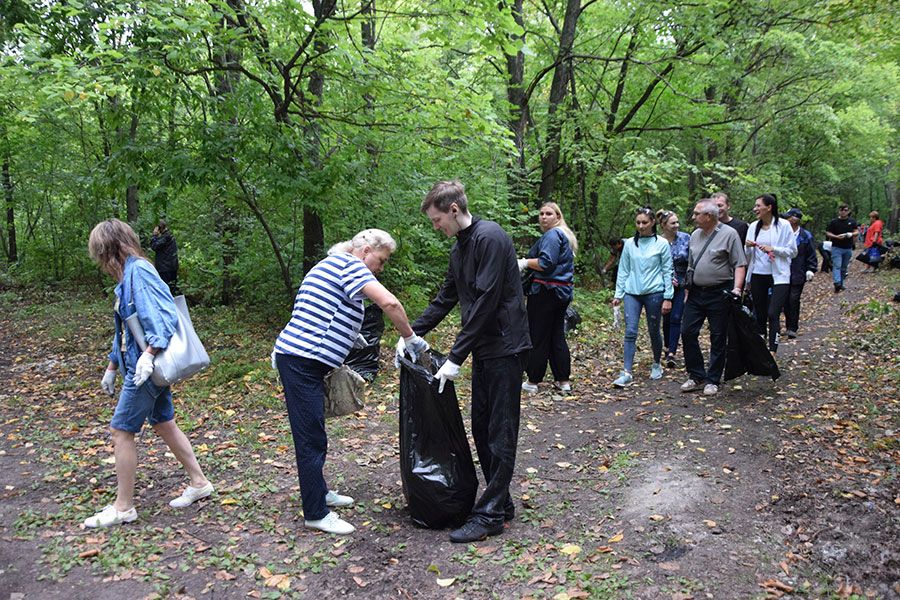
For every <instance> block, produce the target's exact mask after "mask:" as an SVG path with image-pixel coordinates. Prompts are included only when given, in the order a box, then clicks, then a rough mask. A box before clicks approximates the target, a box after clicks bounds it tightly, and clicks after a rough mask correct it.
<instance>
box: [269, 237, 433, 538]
mask: <svg viewBox="0 0 900 600" xmlns="http://www.w3.org/2000/svg"><path fill="white" fill-rule="evenodd" d="M396 248H397V244H396V242H394V240H393V238H391V236H390V235H389V234H388V233H387V232H385V231H381V230H380V229H365V230H363V231H361V232H359V233H357V234H356V235H355V236H353V239H352V240H349V241H346V242H342V243H340V244H336V245H335V246H333V247H332V248H331V249H330V250H329V251H328V256H327V257H326V258H325V259H323V260H322V261H320V262H319V263H318V264H317V265H316V266H314V267H313V268H312V269H310V271H309V273H307V274H306V277H304V278H303V282H302V283H301V284H300V289H299V291H298V292H297V297H296V299H295V300H294V311H293V314H292V315H291V320H290V321H289V322H288V324H287V325H286V326H285V327H284V329H283V330H282V331H281V333H280V334H279V336H278V339H277V340H275V349H274V350H273V351H272V366H273V368H276V369H278V373H279V375H280V376H281V381H282V384H283V385H284V397H285V404H286V405H287V411H288V418H289V420H290V423H291V435H292V436H293V438H294V451H295V454H296V458H297V475H298V478H299V480H300V496H301V497H302V500H303V517H304V519H305V525H306V526H307V527H309V528H311V529H318V530H321V531H325V532H327V533H336V534H347V533H351V532H352V531H353V530H354V527H353V525H351V524H350V523H347V522H346V521H344V520H342V519H341V518H340V517H338V516H337V514H335V513H333V512H331V511H330V510H329V507H342V506H350V505H351V504H352V503H353V498H351V497H349V496H342V495H340V494H338V493H336V492H334V491H331V490H329V489H328V486H327V484H326V483H325V476H324V474H323V472H322V468H323V466H324V464H325V454H326V451H327V449H328V438H327V436H326V433H325V414H324V400H325V387H324V379H325V375H326V374H327V373H328V372H329V371H331V370H332V369H334V368H336V367H339V366H340V365H341V363H343V362H344V359H345V358H346V357H347V354H348V353H349V352H350V349H351V348H352V347H353V343H354V341H355V340H356V338H357V336H358V335H359V330H360V328H361V327H362V322H363V315H364V310H363V298H368V299H369V300H371V301H372V302H374V303H375V304H377V305H378V306H379V307H381V309H382V310H383V311H384V313H385V314H386V315H387V316H388V318H389V319H390V320H391V322H392V323H393V324H394V327H396V328H397V330H398V331H399V332H400V334H401V335H402V336H403V338H404V341H405V344H406V349H407V351H409V353H410V354H411V355H412V357H413V360H415V358H416V357H417V355H418V354H420V353H422V352H426V351H427V350H428V344H427V343H426V342H425V340H423V339H422V338H420V337H419V336H417V335H416V334H415V333H413V330H412V328H411V327H410V326H409V320H408V319H407V317H406V311H405V310H404V309H403V305H402V304H400V301H399V300H397V298H396V297H395V296H394V295H393V294H392V293H391V292H389V291H388V290H387V288H385V287H384V286H383V285H381V284H380V283H378V281H377V280H376V279H375V275H377V274H378V273H380V272H381V271H382V269H383V268H384V264H385V263H386V262H387V261H388V259H389V258H390V256H391V254H392V253H393V252H394V250H395V249H396Z"/></svg>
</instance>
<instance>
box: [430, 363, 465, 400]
mask: <svg viewBox="0 0 900 600" xmlns="http://www.w3.org/2000/svg"><path fill="white" fill-rule="evenodd" d="M457 377H459V365H457V364H454V363H452V362H450V361H449V360H448V361H446V362H445V363H444V364H443V365H441V368H440V369H438V371H437V373H435V374H434V378H435V379H437V380H438V382H439V383H438V394H442V393H444V384H445V383H447V382H448V381H453V380H454V379H456V378H457Z"/></svg>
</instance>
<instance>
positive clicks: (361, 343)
mask: <svg viewBox="0 0 900 600" xmlns="http://www.w3.org/2000/svg"><path fill="white" fill-rule="evenodd" d="M368 345H369V342H367V341H366V338H364V337H363V334H361V333H357V334H356V339H355V340H354V341H353V349H354V350H359V349H361V348H365V347H366V346H368Z"/></svg>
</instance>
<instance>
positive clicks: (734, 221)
mask: <svg viewBox="0 0 900 600" xmlns="http://www.w3.org/2000/svg"><path fill="white" fill-rule="evenodd" d="M710 198H712V199H713V200H714V201H715V203H716V206H718V207H719V223H722V224H723V225H728V226H729V227H731V228H732V229H734V230H735V231H737V233H738V237H740V238H741V246H743V245H744V242H746V241H747V229H748V228H749V227H750V226H749V225H747V222H746V221H741V220H740V219H738V218H736V217H732V216H731V215H729V214H728V211H730V210H731V201H730V200H729V199H728V194H726V193H725V192H716V193H715V194H713V195H712V196H710Z"/></svg>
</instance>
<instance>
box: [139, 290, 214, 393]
mask: <svg viewBox="0 0 900 600" xmlns="http://www.w3.org/2000/svg"><path fill="white" fill-rule="evenodd" d="M175 308H176V310H175V312H176V313H177V314H178V327H177V328H176V329H175V333H173V334H172V338H171V339H170V340H169V346H168V347H167V348H166V349H165V350H162V351H161V352H158V353H157V354H156V358H155V359H154V360H153V374H152V375H150V379H152V380H153V383H155V384H156V385H158V386H160V387H168V386H170V385H172V384H175V383H178V382H179V381H184V380H185V379H187V378H188V377H191V376H193V375H196V374H197V373H199V372H200V371H202V370H203V369H205V368H206V367H208V366H209V354H207V353H206V349H205V348H204V347H203V343H202V342H201V341H200V338H199V337H197V332H196V331H194V324H193V323H192V322H191V315H190V314H189V313H188V308H187V302H186V301H185V299H184V296H176V297H175ZM125 323H126V324H127V325H128V329H129V330H130V331H131V335H132V336H133V337H134V341H135V342H137V345H138V348H140V349H141V351H144V350H146V349H147V341H146V340H145V339H144V328H143V326H142V325H141V322H140V320H139V319H138V315H137V313H134V314H133V315H131V316H130V317H128V318H127V319H125Z"/></svg>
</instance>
